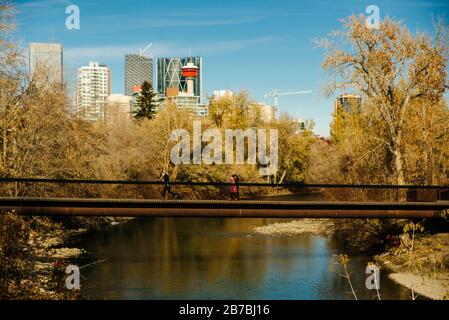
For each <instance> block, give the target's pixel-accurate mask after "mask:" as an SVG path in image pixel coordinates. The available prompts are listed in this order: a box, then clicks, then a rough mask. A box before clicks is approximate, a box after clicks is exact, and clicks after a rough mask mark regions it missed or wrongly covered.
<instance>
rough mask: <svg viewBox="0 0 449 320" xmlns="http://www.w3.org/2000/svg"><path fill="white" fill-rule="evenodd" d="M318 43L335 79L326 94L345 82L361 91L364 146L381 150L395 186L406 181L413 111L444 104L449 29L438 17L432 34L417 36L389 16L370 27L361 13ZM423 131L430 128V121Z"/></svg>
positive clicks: (426, 109) (431, 109)
mask: <svg viewBox="0 0 449 320" xmlns="http://www.w3.org/2000/svg"><path fill="white" fill-rule="evenodd" d="M317 42H318V45H319V46H321V47H323V48H324V49H325V51H326V56H325V59H324V62H323V64H322V66H323V68H324V69H325V70H326V71H328V72H329V74H330V77H331V83H330V85H329V86H328V88H327V93H328V95H330V94H331V93H332V92H334V90H335V89H336V88H337V87H341V86H342V85H348V86H352V87H354V88H355V89H356V90H357V93H358V94H359V95H360V96H361V97H362V100H363V109H364V110H363V115H362V117H363V121H362V122H363V126H364V128H366V129H367V130H364V132H363V133H364V134H363V139H364V140H365V145H366V146H368V145H369V148H370V149H371V150H372V151H374V150H376V152H380V153H381V154H383V159H384V161H385V164H384V170H391V173H392V175H393V176H394V177H395V182H396V183H397V184H405V183H406V173H407V154H406V152H407V151H408V150H411V149H410V148H409V147H407V143H408V142H407V141H406V140H407V136H406V135H407V133H408V132H409V130H408V129H407V128H408V127H409V126H410V124H411V123H412V121H413V120H412V118H413V116H412V115H413V113H416V112H417V113H418V114H423V113H433V112H434V110H433V109H435V107H436V106H438V105H441V104H444V102H443V94H444V92H445V91H446V90H447V88H448V82H447V74H446V67H447V57H448V44H449V39H448V32H447V27H446V26H445V25H444V24H443V23H442V22H441V21H440V22H439V23H437V24H436V28H435V33H434V34H433V36H429V35H426V34H423V33H417V34H415V35H413V34H411V32H410V31H409V30H408V29H407V27H406V26H405V25H404V24H403V23H401V22H399V21H395V20H392V19H390V18H388V17H387V18H385V19H384V20H383V21H382V23H381V24H380V27H379V29H369V28H367V27H366V26H365V17H364V16H363V15H360V16H354V15H353V16H350V17H349V18H346V19H344V20H342V29H340V30H338V31H335V32H333V33H332V34H331V35H330V37H329V38H327V39H322V40H318V41H317ZM443 109H444V108H443ZM443 109H442V110H441V112H443ZM446 109H447V107H446ZM438 118H441V117H438ZM415 120H417V119H415ZM432 128H433V129H432V130H434V129H436V126H432ZM421 130H422V131H424V132H425V131H428V130H430V128H429V127H428V123H425V124H423V126H422V128H421ZM445 135H446V133H445V132H444V130H443V128H442V127H441V128H440V129H439V130H438V133H436V132H434V133H432V136H434V137H439V139H443V136H445ZM444 139H445V138H444ZM444 139H443V140H444ZM365 151H367V156H369V155H370V154H372V152H371V153H370V152H369V150H365ZM361 152H362V153H363V151H361ZM439 154H441V153H439Z"/></svg>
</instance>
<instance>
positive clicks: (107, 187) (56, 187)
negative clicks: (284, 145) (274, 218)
mask: <svg viewBox="0 0 449 320" xmlns="http://www.w3.org/2000/svg"><path fill="white" fill-rule="evenodd" d="M231 187H232V184H231V183H226V182H176V181H175V182H171V183H170V190H166V199H182V200H227V199H230V197H231ZM164 188H165V185H164V183H163V182H161V181H127V180H126V181H118V180H75V179H41V178H0V197H37V198H99V199H161V198H162V196H163V193H164ZM238 191H239V197H240V199H255V200H279V201H329V202H335V201H437V200H449V187H444V186H414V185H408V186H395V185H353V184H303V183H284V184H267V183H248V182H241V183H239V184H238Z"/></svg>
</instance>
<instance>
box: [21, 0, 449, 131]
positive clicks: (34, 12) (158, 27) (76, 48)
mask: <svg viewBox="0 0 449 320" xmlns="http://www.w3.org/2000/svg"><path fill="white" fill-rule="evenodd" d="M68 4H69V2H67V1H64V0H46V1H33V2H31V1H18V13H17V19H18V22H19V26H18V29H19V32H20V33H21V34H22V35H23V37H24V40H25V41H26V42H33V41H39V42H60V43H62V44H63V45H64V48H65V52H64V56H65V59H64V62H65V69H67V70H68V72H70V70H71V71H72V73H73V72H74V70H76V69H77V68H78V67H79V66H80V65H83V64H86V63H87V62H88V61H100V62H101V63H104V64H107V65H108V66H109V67H110V69H111V72H112V78H111V92H113V93H124V92H123V88H124V78H125V77H124V56H125V54H128V53H138V51H139V48H143V47H145V45H146V44H147V43H149V42H153V46H152V47H151V48H150V50H149V51H148V52H147V54H148V55H149V57H150V58H158V57H166V56H189V55H190V54H191V55H194V56H197V55H198V56H202V57H203V60H204V75H203V80H204V81H203V83H204V88H203V96H210V95H212V94H213V91H214V90H224V89H228V90H232V91H238V90H247V91H249V92H250V95H251V97H252V98H253V99H254V100H256V101H260V102H264V103H267V104H272V103H273V101H272V99H269V98H264V95H265V94H266V93H267V92H270V91H271V90H273V89H280V90H312V91H313V92H314V93H313V94H311V95H304V96H298V97H282V98H281V99H280V103H279V104H280V110H279V113H282V112H288V113H289V114H290V115H292V116H298V115H301V118H306V119H313V120H314V121H315V123H316V126H315V132H316V133H317V134H320V135H323V136H328V135H329V123H330V121H331V114H332V111H333V100H334V98H335V97H330V98H328V99H326V98H324V96H323V95H322V93H321V92H322V87H323V85H324V84H325V82H326V80H327V79H326V75H325V74H324V73H323V71H322V69H321V63H322V61H323V52H322V51H321V50H319V49H316V48H315V47H314V44H313V39H314V38H319V37H324V36H326V35H327V34H328V33H329V32H330V31H332V30H335V29H337V28H338V25H339V21H338V19H339V18H343V17H346V16H349V15H350V14H352V13H356V14H359V13H360V14H362V13H364V11H365V9H366V7H367V6H368V5H369V4H371V3H370V2H367V1H343V2H340V3H338V4H337V3H335V4H334V3H332V2H320V3H304V2H302V3H301V2H293V1H290V2H286V3H284V4H283V6H278V5H277V4H276V3H274V2H269V1H260V2H258V3H257V6H254V5H252V6H251V5H250V4H248V3H246V4H241V3H240V2H238V1H230V2H228V4H227V5H226V6H223V5H218V4H213V3H203V2H195V3H192V4H191V5H189V7H188V8H186V9H182V10H166V9H165V8H164V6H163V4H158V3H155V4H151V5H149V4H144V3H143V4H141V5H140V6H141V7H140V10H138V11H135V10H133V11H130V12H129V13H126V12H124V11H123V7H124V6H126V3H125V2H123V1H113V2H108V5H107V6H106V5H101V4H98V3H97V4H89V3H87V2H86V1H84V0H81V1H77V3H76V5H78V6H79V7H80V12H81V29H80V30H67V29H65V26H64V21H65V18H66V15H65V7H66V6H67V5H68ZM376 5H377V6H378V7H379V8H380V14H381V18H383V17H385V16H387V15H390V16H392V17H396V18H399V19H403V20H404V21H405V23H406V25H407V26H408V27H409V28H410V29H411V31H412V32H416V31H417V30H420V31H423V32H428V33H429V32H431V30H432V16H434V17H436V16H438V15H444V14H446V15H447V13H448V10H449V7H448V4H447V3H446V2H445V1H433V2H425V3H417V2H411V3H390V2H388V1H378V2H377V3H376ZM150 7H151V10H150ZM173 7H176V4H174V6H173ZM178 7H179V6H178ZM152 17H157V18H152ZM317 17H319V18H320V19H317ZM117 21H119V22H120V23H117ZM340 93H341V92H337V93H336V94H340ZM446 97H447V95H446Z"/></svg>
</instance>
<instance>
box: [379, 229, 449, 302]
mask: <svg viewBox="0 0 449 320" xmlns="http://www.w3.org/2000/svg"><path fill="white" fill-rule="evenodd" d="M410 248H411V247H409V246H407V245H406V244H403V243H401V244H400V245H399V246H398V247H395V248H391V249H390V250H388V251H387V252H384V253H382V254H380V255H377V256H375V260H376V261H378V262H379V263H380V264H381V266H382V267H384V268H385V269H386V270H388V271H390V272H391V273H390V274H389V278H390V279H392V280H393V281H395V282H396V283H398V284H400V285H402V286H405V287H407V288H409V289H410V290H413V291H414V295H415V296H416V295H421V296H424V297H427V298H429V299H434V300H443V299H445V300H447V299H449V250H448V248H449V233H438V234H434V235H428V236H424V237H421V238H417V239H415V241H414V243H413V247H412V250H410Z"/></svg>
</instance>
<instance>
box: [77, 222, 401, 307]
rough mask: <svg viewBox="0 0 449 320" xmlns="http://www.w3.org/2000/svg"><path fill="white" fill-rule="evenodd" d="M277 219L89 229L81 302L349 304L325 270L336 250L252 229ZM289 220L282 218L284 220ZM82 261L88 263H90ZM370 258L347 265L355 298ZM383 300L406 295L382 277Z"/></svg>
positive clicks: (318, 241)
mask: <svg viewBox="0 0 449 320" xmlns="http://www.w3.org/2000/svg"><path fill="white" fill-rule="evenodd" d="M280 220H281V219H205V218H200V219H197V218H145V219H136V220H133V221H131V222H128V223H126V224H123V225H119V226H113V227H110V228H107V229H105V230H101V231H97V232H93V233H91V234H89V235H88V236H86V238H85V239H84V240H83V241H82V243H80V244H78V245H80V246H83V247H84V248H85V249H87V250H88V252H90V253H91V254H90V255H89V256H88V257H87V260H89V261H90V260H93V259H107V261H106V262H103V263H100V264H97V265H94V266H92V267H89V268H86V269H83V270H82V275H83V276H84V277H85V278H86V279H85V280H84V281H83V288H84V289H83V293H84V296H85V297H88V298H97V299H351V298H352V296H351V294H350V293H349V292H348V290H349V288H348V285H347V282H346V280H345V279H343V278H342V277H341V276H340V275H339V272H338V271H334V272H332V273H330V272H329V261H330V259H331V257H332V255H333V254H335V253H338V249H337V248H336V247H335V245H334V243H333V242H332V241H331V240H329V239H326V238H323V237H320V236H310V235H307V236H306V235H304V236H295V237H283V238H279V237H270V236H263V235H256V234H253V233H252V232H251V229H252V228H253V227H255V226H260V225H266V224H269V223H274V222H279V221H280ZM290 220H291V219H283V220H282V221H283V222H287V221H290ZM87 260H86V261H80V263H87V262H88V261H87ZM366 261H367V259H366V258H365V257H355V258H353V259H352V262H351V266H350V268H351V270H352V271H353V274H352V277H353V281H354V283H355V285H356V287H357V290H358V295H359V296H360V298H366V299H371V298H372V297H373V295H374V294H375V292H372V291H368V290H366V289H365V288H364V283H365V279H366V275H365V273H364V271H365V266H366ZM381 287H382V288H381V289H382V295H383V297H384V298H388V299H400V298H407V294H408V293H407V292H406V291H405V290H403V289H400V288H399V287H398V286H396V285H394V284H393V283H392V282H391V281H389V280H388V279H387V278H386V277H385V275H383V276H382V279H381Z"/></svg>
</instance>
